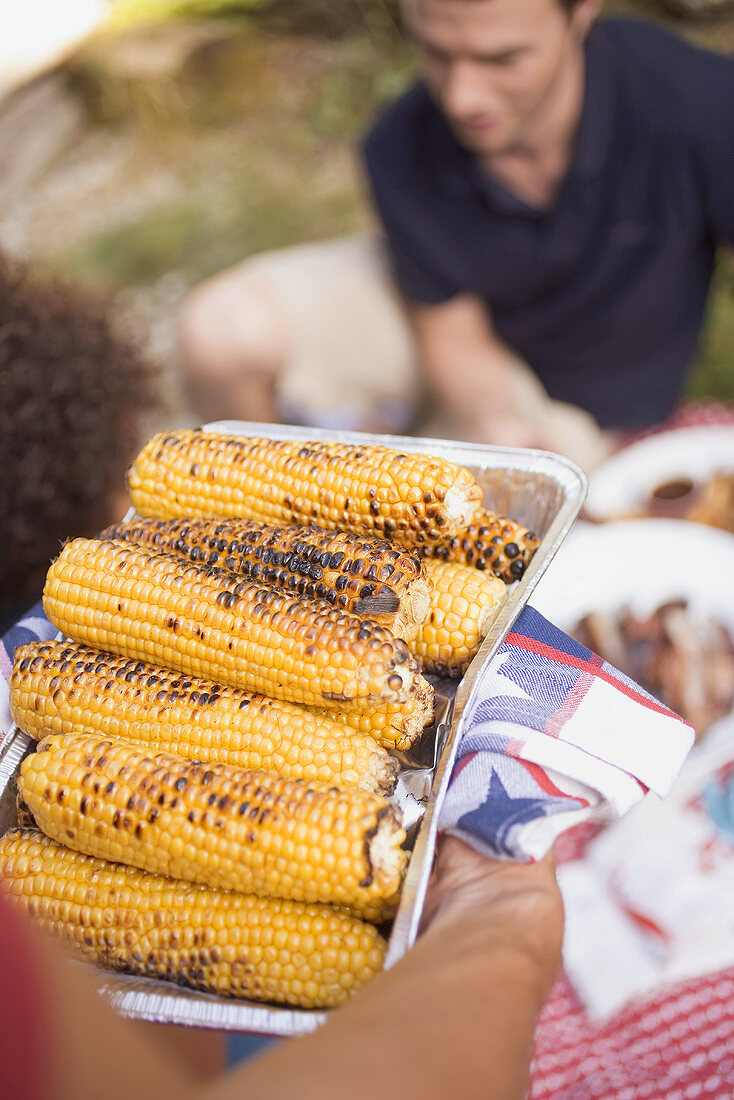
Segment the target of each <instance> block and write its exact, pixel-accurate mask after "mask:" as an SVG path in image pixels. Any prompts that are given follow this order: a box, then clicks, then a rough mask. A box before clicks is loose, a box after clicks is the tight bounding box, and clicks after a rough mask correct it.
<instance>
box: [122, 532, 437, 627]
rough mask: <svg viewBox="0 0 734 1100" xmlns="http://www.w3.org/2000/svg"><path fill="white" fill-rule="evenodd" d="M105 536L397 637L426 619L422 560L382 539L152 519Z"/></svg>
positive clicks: (427, 595)
mask: <svg viewBox="0 0 734 1100" xmlns="http://www.w3.org/2000/svg"><path fill="white" fill-rule="evenodd" d="M102 537H103V538H111V539H125V540H126V541H128V542H135V543H140V544H143V545H146V546H152V547H155V548H156V549H158V550H165V551H167V552H168V553H175V554H179V555H180V556H181V557H184V558H187V559H188V560H190V561H193V562H202V563H205V564H209V565H216V566H217V568H220V569H228V570H230V571H231V572H233V573H237V575H238V576H241V577H243V578H244V579H245V580H249V581H255V582H256V583H266V584H272V585H275V587H276V588H282V589H284V590H285V591H286V592H289V593H291V594H293V595H295V596H305V597H308V598H310V599H319V600H326V601H327V602H328V603H330V604H331V605H332V606H333V607H338V608H340V609H341V610H342V611H349V612H352V613H353V614H355V615H366V616H369V617H370V618H373V619H377V620H378V621H379V622H381V623H383V625H385V626H388V627H389V628H390V630H391V631H392V632H393V634H395V635H397V637H399V638H410V637H414V636H415V634H416V633H417V631H418V629H419V627H420V625H421V623H423V622H424V621H425V619H426V617H427V615H428V608H429V604H430V596H431V586H430V582H429V581H428V579H427V577H426V574H425V570H424V569H423V566H422V561H421V558H420V555H418V554H417V553H415V552H413V553H411V552H410V551H407V550H402V549H401V548H400V547H396V546H395V545H394V543H390V542H388V541H387V540H386V539H376V538H370V537H368V536H364V535H355V534H354V533H353V532H349V531H325V530H324V529H323V528H322V527H297V526H295V525H293V524H291V525H290V526H287V527H282V526H281V527H276V526H273V525H271V524H265V523H260V522H259V521H258V520H242V519H240V520H237V519H230V520H216V519H214V520H212V519H173V520H157V519H152V518H143V519H134V520H132V521H130V522H128V523H116V524H114V525H113V526H112V527H109V528H108V529H107V530H106V531H104V532H103V533H102Z"/></svg>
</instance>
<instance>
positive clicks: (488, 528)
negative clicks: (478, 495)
mask: <svg viewBox="0 0 734 1100" xmlns="http://www.w3.org/2000/svg"><path fill="white" fill-rule="evenodd" d="M539 546H540V539H539V538H538V537H537V535H534V534H533V533H532V531H528V529H527V528H526V527H523V526H522V525H521V524H519V523H516V522H515V521H514V520H512V519H507V518H506V517H504V516H498V515H496V514H495V513H494V512H489V511H487V510H486V509H480V510H479V511H478V512H477V513H476V514H475V515H474V516H473V517H472V519H471V521H470V522H469V523H468V525H467V526H466V527H465V528H464V529H463V530H462V531H460V532H459V533H458V534H456V535H453V536H451V537H449V538H442V539H439V540H438V541H437V542H436V543H434V544H432V545H430V546H423V547H422V548H421V553H422V554H424V555H425V556H427V557H435V558H440V559H441V561H455V562H461V563H462V564H464V565H471V566H472V567H473V568H474V569H480V570H486V571H487V572H491V573H494V575H495V576H496V577H499V578H500V579H501V580H503V581H504V582H505V584H512V583H513V582H514V581H519V580H521V579H522V577H523V576H524V574H525V570H526V569H527V567H528V565H529V564H530V562H531V560H532V557H533V554H534V553H535V551H536V550H537V549H538V547H539Z"/></svg>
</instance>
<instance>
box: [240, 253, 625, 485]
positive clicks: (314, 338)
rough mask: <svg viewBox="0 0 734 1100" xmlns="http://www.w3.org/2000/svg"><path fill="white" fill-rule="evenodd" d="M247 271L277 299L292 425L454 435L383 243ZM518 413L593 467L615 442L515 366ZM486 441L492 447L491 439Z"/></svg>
mask: <svg viewBox="0 0 734 1100" xmlns="http://www.w3.org/2000/svg"><path fill="white" fill-rule="evenodd" d="M246 266H247V269H248V271H249V272H250V273H251V274H252V275H253V276H255V277H256V278H257V279H258V280H259V281H260V282H261V283H262V284H264V285H265V286H267V288H268V289H269V291H270V292H271V294H272V295H273V297H274V298H275V299H276V300H277V302H278V305H279V307H280V310H281V312H282V314H283V317H284V318H285V321H286V324H287V327H288V338H289V347H290V354H289V356H288V360H287V363H286V366H285V369H284V371H283V373H282V376H281V378H280V380H279V394H278V401H279V411H280V413H281V415H282V416H283V418H284V419H285V420H289V421H290V422H292V423H297V424H309V425H312V426H314V427H316V426H318V427H329V428H344V429H362V430H367V431H370V430H374V431H383V432H395V433H398V434H399V433H402V432H407V431H410V430H412V429H416V428H417V430H418V431H420V432H422V433H423V434H426V435H438V436H448V437H451V436H452V435H453V434H454V430H453V429H452V426H451V423H450V422H449V420H448V419H447V418H445V417H443V416H442V415H441V410H440V409H433V410H431V411H429V414H428V417H427V418H426V416H425V413H426V410H427V408H428V406H427V402H426V395H425V390H424V386H423V383H422V380H421V376H420V371H419V369H418V363H417V359H416V353H415V348H414V344H413V339H412V335H411V331H410V326H409V323H408V318H407V315H406V312H405V309H404V306H403V302H402V299H401V297H400V294H399V292H398V290H397V288H396V286H395V284H394V282H393V281H392V279H391V277H390V271H389V267H388V263H387V258H386V255H385V251H384V248H383V246H382V245H381V242H380V241H379V239H378V238H376V237H366V236H365V237H363V236H353V237H342V238H338V239H337V240H329V241H324V242H319V243H317V244H305V245H298V246H296V247H293V248H284V249H279V250H277V251H275V252H266V253H262V254H261V255H258V256H253V257H252V258H251V259H249V260H247V261H246ZM511 397H512V401H513V405H514V407H515V409H516V411H517V415H518V416H519V417H520V418H521V419H523V420H524V421H525V422H526V423H528V424H529V425H530V426H533V427H536V428H538V429H540V434H541V435H542V438H544V439H549V440H550V441H551V443H552V445H553V447H554V449H555V450H557V451H558V452H559V453H562V454H565V455H567V456H568V457H569V458H572V459H573V460H574V461H576V462H578V463H579V465H581V466H583V467H584V468H585V469H587V470H591V469H593V468H594V467H595V466H596V465H598V464H599V462H601V461H603V460H604V459H605V458H606V457H607V455H608V454H609V453H610V451H611V450H612V449H613V443H614V441H613V439H612V438H611V436H610V435H609V434H608V433H604V432H602V431H601V430H600V429H599V427H598V425H597V424H596V422H595V421H594V420H593V418H592V417H591V416H589V414H588V413H586V412H584V411H583V410H581V409H578V408H575V407H574V406H572V405H567V404H565V403H562V402H559V401H552V400H551V399H550V398H549V397H548V395H547V393H546V392H545V390H544V389H543V386H542V385H541V383H540V381H539V380H538V378H537V377H536V376H535V375H534V374H533V372H532V371H531V370H530V369H529V368H527V367H524V366H522V365H518V366H517V367H515V368H513V372H512V377H511ZM487 442H491V440H488V441H487Z"/></svg>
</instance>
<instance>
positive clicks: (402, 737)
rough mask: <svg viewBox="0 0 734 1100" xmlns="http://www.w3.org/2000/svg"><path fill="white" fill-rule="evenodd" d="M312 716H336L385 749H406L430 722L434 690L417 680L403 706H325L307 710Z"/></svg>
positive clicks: (398, 704) (399, 704) (395, 704)
mask: <svg viewBox="0 0 734 1100" xmlns="http://www.w3.org/2000/svg"><path fill="white" fill-rule="evenodd" d="M306 709H307V710H309V711H311V713H312V714H315V715H319V716H320V717H323V718H326V717H328V715H330V714H335V715H336V716H337V717H338V719H339V721H340V722H344V723H345V724H346V725H348V726H349V727H350V728H351V729H353V730H355V731H357V732H359V733H362V734H364V735H366V736H369V737H374V738H375V739H376V740H377V741H378V742H379V743H380V744H381V745H383V746H384V747H385V748H386V749H399V750H401V751H405V750H406V749H409V748H410V746H411V745H412V744H413V742H414V741H417V740H418V738H419V737H420V736H421V734H422V733H423V730H424V729H425V728H426V726H428V725H430V723H431V722H432V721H433V687H432V686H431V684H429V683H428V681H427V680H424V679H423V677H422V676H419V677H418V680H417V683H416V687H415V690H414V691H413V694H412V695H411V696H410V698H409V699H408V700H407V701H406V702H405V703H393V704H389V705H388V706H384V707H369V708H368V709H364V710H357V709H356V708H352V709H350V710H340V711H330V710H328V709H327V708H326V707H307V708H306Z"/></svg>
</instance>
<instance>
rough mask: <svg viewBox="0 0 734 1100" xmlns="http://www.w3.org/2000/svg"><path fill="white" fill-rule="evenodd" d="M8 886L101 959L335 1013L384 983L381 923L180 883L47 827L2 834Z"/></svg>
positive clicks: (211, 988)
mask: <svg viewBox="0 0 734 1100" xmlns="http://www.w3.org/2000/svg"><path fill="white" fill-rule="evenodd" d="M0 880H1V881H2V883H3V886H4V888H5V891H6V892H7V893H8V894H9V896H10V898H11V899H12V901H13V902H14V903H15V904H16V905H17V906H18V907H19V908H20V909H21V911H23V912H25V913H27V914H28V916H29V917H31V919H32V920H33V921H34V922H35V923H36V924H37V925H38V926H39V927H40V928H42V929H44V930H45V931H47V932H50V933H52V934H53V935H55V936H58V937H60V939H62V940H63V941H64V942H65V943H67V944H68V945H69V946H70V947H72V948H73V949H74V950H75V951H76V952H77V953H78V954H80V955H81V956H83V957H85V958H87V959H90V960H91V961H92V962H95V963H97V964H98V965H100V966H106V967H109V968H111V969H113V970H123V971H128V972H130V973H133V974H139V975H142V976H145V977H149V978H163V979H165V980H168V981H174V982H178V984H179V985H186V986H190V987H192V988H193V989H199V990H203V991H204V992H207V993H217V994H219V995H220V996H224V997H244V998H247V999H249V1000H256V1001H274V1002H276V1003H278V1004H289V1005H298V1006H300V1007H303V1008H329V1007H332V1006H335V1005H339V1004H342V1003H343V1002H344V1001H346V1000H347V999H348V998H349V997H350V996H351V994H352V993H354V992H356V991H357V990H358V989H359V988H360V987H361V986H363V985H364V984H365V983H366V982H368V981H369V980H370V979H371V978H373V977H374V975H375V974H376V973H377V972H378V971H379V970H380V969H381V968H382V963H383V959H384V955H385V946H386V945H385V941H384V939H383V938H382V936H381V935H380V934H379V933H378V932H377V930H376V929H375V928H373V927H372V926H371V925H369V924H365V923H364V922H363V921H361V920H359V919H357V918H355V917H352V916H350V915H349V914H347V913H344V912H340V911H339V910H337V909H332V908H331V907H329V906H326V905H304V904H303V903H301V902H296V901H282V900H277V899H272V898H258V897H252V896H248V895H244V894H235V893H228V892H225V891H223V890H212V889H210V888H208V887H205V886H196V885H193V884H192V883H186V882H176V881H174V880H173V879H170V878H164V877H163V876H161V875H152V874H149V873H148V872H146V871H139V870H136V869H134V868H131V867H125V866H122V865H120V864H116V863H108V862H106V861H105V860H101V859H94V858H93V857H91V856H85V855H80V854H79V853H78V852H73V851H70V850H69V849H68V848H65V847H63V846H62V845H61V844H58V843H57V842H56V841H54V840H51V839H49V838H48V837H45V836H42V835H41V833H39V832H37V831H36V830H31V831H25V830H20V829H13V830H11V831H10V832H8V833H6V834H5V835H4V836H3V837H2V839H0ZM276 928H277V929H278V930H279V932H280V933H282V935H281V938H280V941H279V947H278V950H277V951H276V952H272V951H271V950H270V945H271V944H272V943H273V941H274V938H275V934H276V933H275V929H276Z"/></svg>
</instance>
